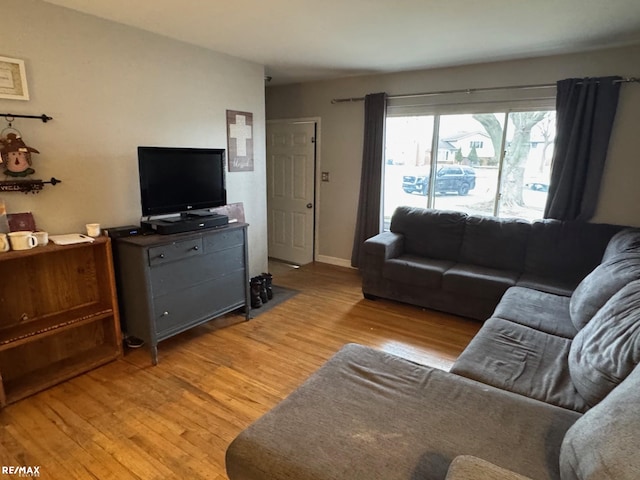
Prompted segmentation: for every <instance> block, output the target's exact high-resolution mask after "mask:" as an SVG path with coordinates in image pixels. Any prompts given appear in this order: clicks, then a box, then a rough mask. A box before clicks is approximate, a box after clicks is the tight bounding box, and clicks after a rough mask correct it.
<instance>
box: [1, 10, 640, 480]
mask: <svg viewBox="0 0 640 480" xmlns="http://www.w3.org/2000/svg"><path fill="white" fill-rule="evenodd" d="M3 7H4V8H3V27H2V34H3V41H2V51H0V54H1V55H4V56H7V57H12V58H17V59H23V60H25V64H26V72H27V80H28V85H29V91H30V99H29V101H28V102H20V101H15V100H6V99H0V107H1V108H0V111H2V112H11V113H13V114H36V115H40V114H42V113H46V114H48V115H51V116H52V117H53V120H52V121H50V122H47V123H42V122H39V121H34V120H21V119H19V118H18V119H16V120H15V121H13V122H12V124H13V127H15V128H17V129H18V130H19V131H20V132H21V133H22V134H23V136H24V137H25V139H26V140H27V141H28V142H29V144H30V145H31V144H33V146H35V147H37V148H38V150H39V151H40V153H39V154H38V155H37V156H35V159H34V165H35V169H36V170H37V174H38V176H39V177H42V178H50V177H56V178H59V179H61V180H62V183H61V184H60V185H56V186H46V187H45V188H44V189H43V190H42V191H41V192H39V193H38V194H36V195H31V194H29V195H22V194H18V193H9V194H4V193H3V195H2V197H1V198H2V200H4V202H5V204H6V207H7V210H8V211H9V212H32V213H33V215H34V218H35V220H36V223H37V226H38V229H41V230H46V231H48V232H50V233H69V232H80V231H83V230H84V225H85V224H86V223H90V222H100V223H101V224H102V225H104V226H112V225H127V224H136V223H138V222H139V220H140V210H139V207H140V198H139V186H138V174H137V171H136V148H137V147H138V146H140V145H173V146H192V147H213V148H226V145H227V137H226V123H225V122H226V117H225V111H226V110H238V111H245V112H252V113H253V119H254V123H253V138H254V157H255V168H254V170H253V171H251V172H229V173H228V174H227V192H228V201H229V202H230V203H232V202H242V203H243V204H244V212H245V216H246V221H247V223H248V224H249V225H250V227H249V229H248V245H249V271H250V272H251V275H258V274H260V272H265V271H267V270H268V268H269V258H268V257H269V254H268V248H267V242H266V238H267V237H268V225H267V207H266V203H265V198H266V194H267V186H266V181H265V177H266V168H267V167H266V156H267V153H266V146H265V143H266V128H267V121H269V120H280V119H299V118H320V119H321V138H320V142H321V143H320V148H321V156H320V158H319V161H320V162H321V170H322V171H326V172H329V173H330V181H329V182H318V183H317V184H316V188H317V191H316V194H317V209H318V216H317V223H316V239H317V243H316V250H315V258H316V260H317V261H316V263H315V264H312V265H310V266H308V268H307V269H305V268H301V269H296V270H292V271H290V272H287V273H283V274H282V275H281V278H279V279H278V280H279V281H280V284H281V285H283V286H288V287H291V288H295V289H299V290H300V291H301V293H299V294H298V295H297V296H296V297H294V299H293V300H291V301H289V302H287V303H286V304H283V305H282V306H281V307H279V308H278V309H275V310H272V311H271V312H268V313H265V314H262V315H260V316H258V317H257V318H256V319H255V321H252V322H247V323H242V322H241V319H239V320H238V322H237V323H238V324H237V325H234V326H233V327H231V328H219V327H220V326H221V325H218V324H215V323H212V325H210V326H204V327H198V328H197V329H196V330H194V331H192V332H187V333H185V334H184V335H182V336H180V337H179V338H175V339H172V340H168V341H167V342H166V343H165V344H164V345H162V346H161V348H160V362H159V365H158V366H156V367H152V366H151V364H150V362H149V358H148V355H146V354H145V353H144V352H142V350H137V351H129V352H127V355H125V357H126V358H125V360H123V361H117V362H113V363H111V364H109V365H107V366H105V367H103V368H101V369H98V370H96V371H94V372H92V373H90V374H87V375H82V376H80V377H77V378H76V379H74V380H72V381H69V382H65V383H64V384H61V385H59V386H57V387H54V388H52V389H50V390H47V391H46V392H43V393H42V394H39V395H36V396H34V397H31V398H29V399H27V400H25V401H22V402H19V403H17V404H15V405H12V406H9V407H8V408H6V409H4V410H3V411H2V412H0V420H1V423H2V433H0V438H2V441H1V444H2V447H0V452H1V455H0V464H2V465H17V464H20V465H33V466H37V465H41V466H42V468H41V476H42V477H43V478H184V477H186V476H191V477H193V478H220V479H224V478H227V477H226V474H225V467H224V452H225V450H226V448H227V446H228V444H229V442H230V441H231V440H232V439H233V438H234V437H235V435H237V434H238V433H239V432H240V431H241V430H242V429H243V428H245V427H246V426H247V425H249V423H251V422H252V421H253V420H255V419H257V418H258V417H259V416H260V415H261V414H263V413H265V412H266V411H267V410H269V409H270V408H271V407H273V406H274V405H276V404H277V402H278V401H280V400H281V399H283V398H285V397H286V396H287V395H288V394H289V393H291V392H292V391H293V390H294V389H295V388H296V387H298V386H299V385H300V384H301V383H302V382H303V381H304V379H305V378H306V377H307V376H309V375H310V374H312V373H313V372H314V371H315V370H316V369H317V368H319V367H320V366H321V365H322V364H323V363H324V362H325V361H326V360H327V359H328V358H329V357H330V356H331V355H332V354H334V353H335V352H336V351H337V350H338V349H339V348H340V347H341V346H342V345H344V344H345V343H348V342H357V343H361V344H364V345H369V346H373V347H377V348H381V349H384V350H385V351H387V352H390V353H396V354H398V355H400V356H402V357H405V358H407V359H409V360H412V361H415V362H418V363H426V364H429V365H432V366H435V367H440V368H442V369H444V370H447V369H449V368H450V367H451V365H452V364H453V362H454V361H455V360H456V358H457V357H458V355H459V354H460V352H462V350H463V349H464V348H465V347H466V345H467V344H468V343H469V341H470V340H471V339H472V338H473V336H474V335H475V334H476V332H477V331H478V329H479V328H480V326H481V323H479V322H477V321H473V320H468V319H465V318H460V317H456V316H453V315H448V314H444V313H435V312H433V311H428V310H424V309H421V308H417V307H414V306H410V305H404V304H397V303H394V302H386V301H381V302H378V303H375V302H368V301H365V300H363V298H362V293H361V283H360V277H359V275H358V273H357V271H355V270H352V269H349V268H347V267H348V265H349V264H350V257H351V251H352V246H353V237H354V230H355V222H356V217H357V209H358V188H357V184H358V182H357V181H356V179H359V178H360V169H361V161H362V143H363V130H364V116H363V104H362V102H353V103H346V104H332V102H331V101H332V99H336V98H347V97H362V96H364V95H366V94H369V93H375V92H381V91H386V92H388V93H390V94H409V93H417V92H425V91H441V90H454V89H474V88H487V87H500V86H509V85H527V84H548V83H555V82H556V81H558V80H560V79H564V78H569V77H597V76H606V75H614V74H615V75H622V76H624V77H632V76H636V77H637V76H639V74H640V72H638V71H637V59H638V58H640V43H638V42H636V43H631V44H626V43H625V44H621V45H616V44H606V45H604V46H603V47H602V48H594V49H589V50H585V51H580V52H575V53H563V54H555V55H548V56H528V57H530V58H520V59H512V60H502V61H497V60H495V59H488V60H487V61H481V60H480V59H479V60H478V61H476V62H467V64H462V65H458V66H446V67H439V68H430V69H420V70H412V71H408V72H397V73H371V72H365V74H362V75H357V76H350V77H346V78H336V79H325V80H321V81H309V82H304V83H297V84H278V83H277V81H274V84H273V85H270V86H267V88H266V89H265V73H266V72H265V67H264V65H262V64H259V63H256V62H252V61H247V60H244V59H241V58H236V57H233V56H230V55H227V54H224V53H217V52H214V51H212V50H209V49H206V48H203V47H198V46H194V45H191V44H188V43H184V42H181V41H178V40H173V39H170V38H169V37H167V36H161V35H157V34H153V33H149V32H147V31H143V30H140V29H136V28H133V27H130V26H126V25H123V24H120V23H115V22H112V21H108V20H104V19H100V18H98V17H95V16H91V15H87V14H84V13H80V12H77V11H74V10H69V9H66V8H62V7H59V6H56V5H54V4H52V3H48V2H43V1H40V0H3ZM275 80H277V79H275ZM639 110H640V88H638V86H637V85H625V86H623V87H622V88H621V92H620V101H619V106H618V112H617V116H616V123H615V127H614V130H613V133H612V138H611V144H610V148H609V159H608V163H607V166H606V170H605V174H604V177H603V183H602V189H601V196H600V201H599V203H598V208H597V211H596V215H595V216H594V218H593V221H594V222H598V223H611V224H616V225H626V226H636V227H637V226H640V220H638V219H639V215H638V213H639V212H638V205H640V193H639V190H638V188H637V185H636V184H637V182H636V180H635V179H637V178H638V177H639V176H640V165H639V164H638V162H637V161H635V158H636V157H637V148H636V143H637V142H636V137H637V133H636V132H637V127H636V125H637V121H636V120H637V112H638V111H639ZM0 120H6V119H4V118H0ZM5 123H6V122H5ZM5 126H6V125H3V128H4V127H5ZM310 317H314V318H313V319H312V318H310ZM389 319H393V322H390V321H389ZM312 320H313V322H312ZM230 323H236V322H235V321H231V322H230ZM212 351H216V352H217V353H216V354H215V355H214V356H212V355H211V352H212ZM256 372H258V373H257V375H256ZM256 377H260V379H259V380H258V379H256ZM181 409H183V410H182V412H181V413H180V414H176V415H177V416H176V418H174V419H172V418H171V414H172V412H175V411H177V410H181ZM183 440H185V441H184V442H182V441H183ZM158 452H160V453H158Z"/></svg>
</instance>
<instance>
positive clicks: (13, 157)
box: [0, 129, 40, 177]
mask: <svg viewBox="0 0 640 480" xmlns="http://www.w3.org/2000/svg"><path fill="white" fill-rule="evenodd" d="M5 130H6V129H5ZM0 145H2V146H1V147H0V158H1V159H2V162H3V167H4V174H5V175H7V176H10V177H26V176H27V175H31V174H33V173H35V172H36V171H35V170H34V169H33V168H31V165H32V164H33V162H32V160H31V153H40V152H39V151H38V150H36V149H35V148H33V147H29V146H27V144H26V143H24V140H23V139H22V137H21V136H20V135H19V133H15V132H11V133H9V134H8V135H7V136H6V137H2V138H0Z"/></svg>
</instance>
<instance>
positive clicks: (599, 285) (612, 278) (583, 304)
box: [569, 253, 640, 330]
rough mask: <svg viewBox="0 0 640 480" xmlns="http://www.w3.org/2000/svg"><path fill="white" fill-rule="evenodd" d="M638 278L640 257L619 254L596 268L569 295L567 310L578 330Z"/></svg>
mask: <svg viewBox="0 0 640 480" xmlns="http://www.w3.org/2000/svg"><path fill="white" fill-rule="evenodd" d="M639 279H640V254H639V253H636V254H628V253H627V254H618V255H615V256H610V257H609V259H608V260H605V261H603V263H601V264H600V265H598V266H597V267H596V268H595V270H594V271H593V272H591V273H590V274H589V275H587V276H586V277H585V278H584V280H582V282H580V285H578V287H577V288H576V290H575V292H573V295H571V304H570V307H569V311H570V313H571V320H572V321H573V324H574V325H575V327H576V328H577V329H578V330H580V329H581V328H582V327H584V326H585V325H586V324H587V323H589V320H591V318H592V317H593V316H594V315H595V314H596V312H597V311H598V310H600V308H601V307H602V306H603V305H604V304H605V303H607V301H608V300H609V299H610V298H611V297H612V296H613V295H614V294H615V293H616V292H618V291H619V290H620V289H621V288H622V287H624V286H625V285H627V284H628V283H629V282H632V281H634V280H639Z"/></svg>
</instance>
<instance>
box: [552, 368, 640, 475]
mask: <svg viewBox="0 0 640 480" xmlns="http://www.w3.org/2000/svg"><path fill="white" fill-rule="evenodd" d="M638 392H640V368H639V367H636V368H635V369H634V370H633V372H631V373H630V374H629V376H628V377H627V378H626V379H625V380H624V381H623V382H622V383H621V384H620V385H618V386H617V387H616V388H615V389H614V390H613V391H612V392H611V393H610V394H609V395H608V396H607V397H606V398H605V399H604V400H603V401H602V402H600V403H599V404H598V405H596V406H595V407H593V408H592V409H591V410H589V411H588V412H587V413H585V414H584V416H583V417H582V418H580V420H578V421H577V422H576V423H574V424H573V426H572V427H571V428H570V429H569V431H568V432H567V435H566V436H565V437H564V440H563V442H562V448H561V449H560V472H561V475H562V479H563V480H637V479H638V478H640V455H638V445H640V401H639V400H638Z"/></svg>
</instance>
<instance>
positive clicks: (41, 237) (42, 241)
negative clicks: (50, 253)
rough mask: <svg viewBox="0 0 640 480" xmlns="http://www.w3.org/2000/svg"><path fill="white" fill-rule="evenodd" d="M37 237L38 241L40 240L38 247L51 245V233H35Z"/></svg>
mask: <svg viewBox="0 0 640 480" xmlns="http://www.w3.org/2000/svg"><path fill="white" fill-rule="evenodd" d="M33 234H34V235H35V237H36V240H38V245H42V246H44V245H46V244H47V243H49V232H42V231H40V232H34V233H33Z"/></svg>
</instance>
